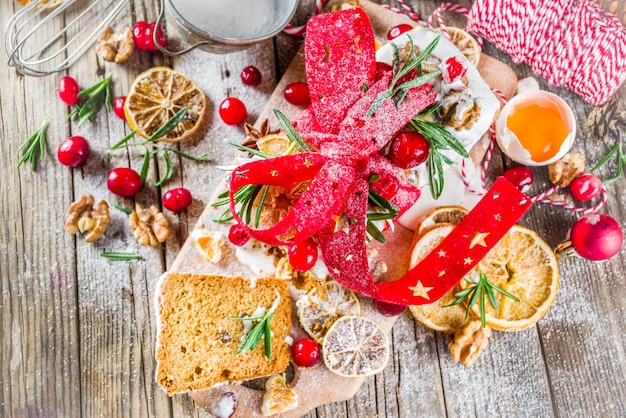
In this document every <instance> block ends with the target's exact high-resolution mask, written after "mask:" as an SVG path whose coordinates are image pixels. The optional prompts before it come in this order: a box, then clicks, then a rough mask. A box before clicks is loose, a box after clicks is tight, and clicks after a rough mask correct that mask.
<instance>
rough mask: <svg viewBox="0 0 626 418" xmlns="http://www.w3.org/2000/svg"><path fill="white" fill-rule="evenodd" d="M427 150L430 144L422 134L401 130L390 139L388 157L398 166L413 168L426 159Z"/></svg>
mask: <svg viewBox="0 0 626 418" xmlns="http://www.w3.org/2000/svg"><path fill="white" fill-rule="evenodd" d="M429 150H430V144H429V143H428V141H427V140H426V138H425V137H424V135H422V134H420V133H417V132H413V131H408V132H402V133H401V134H400V135H398V136H396V137H395V138H394V139H393V140H392V141H391V147H390V148H389V159H390V160H391V162H392V163H394V164H395V165H397V166H398V167H400V168H413V167H417V166H418V165H420V164H422V163H423V162H424V161H426V159H427V158H428V151H429Z"/></svg>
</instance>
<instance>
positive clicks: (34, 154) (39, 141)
mask: <svg viewBox="0 0 626 418" xmlns="http://www.w3.org/2000/svg"><path fill="white" fill-rule="evenodd" d="M47 126H48V122H47V121H44V122H43V123H42V124H41V128H39V129H38V130H37V131H36V132H35V133H34V134H32V135H31V136H30V137H29V138H28V139H27V140H26V142H24V143H23V144H22V145H20V146H19V148H18V149H17V154H18V155H19V154H20V153H22V156H21V157H20V160H19V161H18V163H17V168H20V166H21V165H22V164H23V163H24V162H26V161H28V162H29V163H30V168H31V170H32V171H37V162H38V161H39V160H40V159H42V158H44V157H45V153H46V127H47Z"/></svg>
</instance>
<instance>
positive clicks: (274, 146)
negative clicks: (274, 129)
mask: <svg viewBox="0 0 626 418" xmlns="http://www.w3.org/2000/svg"><path fill="white" fill-rule="evenodd" d="M256 145H257V147H258V148H259V151H261V152H263V153H265V154H269V155H273V156H279V155H285V154H287V152H289V149H290V147H291V141H290V140H289V139H288V138H287V135H285V134H284V133H282V132H281V133H277V134H269V135H266V136H264V137H262V138H259V139H258V140H257V141H256Z"/></svg>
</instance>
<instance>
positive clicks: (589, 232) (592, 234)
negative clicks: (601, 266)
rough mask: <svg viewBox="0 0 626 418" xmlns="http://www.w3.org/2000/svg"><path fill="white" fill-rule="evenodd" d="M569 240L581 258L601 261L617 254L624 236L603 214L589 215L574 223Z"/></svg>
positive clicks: (613, 221) (616, 225)
mask: <svg viewBox="0 0 626 418" xmlns="http://www.w3.org/2000/svg"><path fill="white" fill-rule="evenodd" d="M569 239H570V240H571V243H572V246H573V247H574V249H575V250H576V252H577V253H578V254H579V255H580V256H581V257H583V258H586V259H588V260H593V261H601V260H607V259H609V258H611V257H613V256H614V255H615V254H617V253H618V252H619V250H620V248H622V242H623V240H624V235H623V233H622V229H621V228H620V226H619V224H618V223H617V222H616V221H615V219H613V218H611V217H610V216H609V215H605V214H604V213H591V214H589V215H585V216H583V217H582V218H580V219H578V220H577V221H576V222H574V225H572V229H571V230H570V238H569Z"/></svg>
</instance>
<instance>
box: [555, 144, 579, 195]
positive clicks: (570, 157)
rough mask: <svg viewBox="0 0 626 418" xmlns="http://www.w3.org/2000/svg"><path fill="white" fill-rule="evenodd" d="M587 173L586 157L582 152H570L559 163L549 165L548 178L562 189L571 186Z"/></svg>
mask: <svg viewBox="0 0 626 418" xmlns="http://www.w3.org/2000/svg"><path fill="white" fill-rule="evenodd" d="M583 171H585V156H584V155H583V154H581V153H580V152H568V153H567V154H565V155H564V156H563V158H561V159H560V160H559V161H557V162H555V163H552V164H550V165H548V176H549V177H550V181H551V182H552V184H554V185H556V186H560V187H567V186H569V185H570V183H571V182H572V180H574V179H575V178H576V177H577V176H578V175H579V174H580V173H582V172H583Z"/></svg>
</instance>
